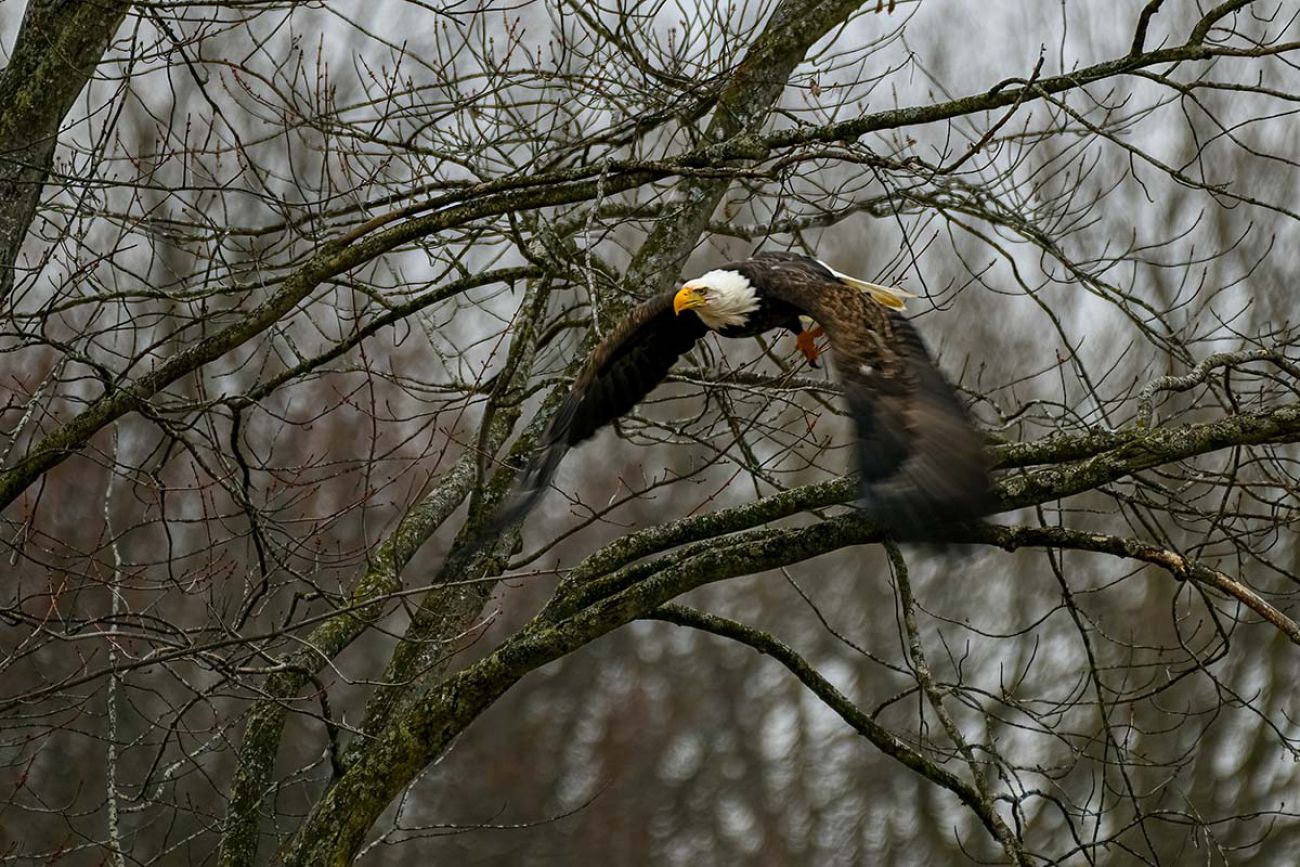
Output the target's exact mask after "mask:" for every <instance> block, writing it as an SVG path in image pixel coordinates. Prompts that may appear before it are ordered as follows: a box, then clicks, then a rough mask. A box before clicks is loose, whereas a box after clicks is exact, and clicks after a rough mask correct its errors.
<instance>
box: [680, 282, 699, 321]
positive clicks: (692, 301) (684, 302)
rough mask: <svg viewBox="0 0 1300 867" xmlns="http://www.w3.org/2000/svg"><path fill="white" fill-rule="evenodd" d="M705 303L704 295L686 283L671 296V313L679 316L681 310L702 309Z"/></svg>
mask: <svg viewBox="0 0 1300 867" xmlns="http://www.w3.org/2000/svg"><path fill="white" fill-rule="evenodd" d="M706 303H707V302H706V301H705V298H704V293H703V292H702V291H701V290H699V289H697V288H696V287H694V286H692V285H691V284H690V283H687V284H686V285H685V286H683V287H682V288H681V289H680V290H678V292H677V294H676V295H675V296H673V313H675V314H677V315H678V316H681V315H682V311H683V310H694V309H695V308H696V307H703V306H704V305H705V304H706Z"/></svg>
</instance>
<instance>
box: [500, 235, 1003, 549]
mask: <svg viewBox="0 0 1300 867" xmlns="http://www.w3.org/2000/svg"><path fill="white" fill-rule="evenodd" d="M905 297H907V295H906V293H902V292H900V291H898V290H892V289H889V288H888V287H882V286H876V285H875V284H870V283H866V282H864V281H860V280H856V279H855V278H851V277H847V276H846V275H843V274H839V273H838V272H835V271H833V270H831V269H830V268H828V267H827V266H825V265H824V264H822V263H821V262H818V261H817V260H815V259H810V258H808V257H806V256H798V255H795V254H790V253H762V254H759V255H757V256H754V257H752V258H750V259H746V260H744V261H740V262H733V263H731V264H728V265H725V266H723V267H722V268H720V269H718V270H716V271H711V272H709V273H708V274H706V275H704V276H703V277H701V278H698V279H697V280H694V281H689V282H688V283H687V284H686V285H685V286H684V287H683V288H682V289H681V290H675V291H674V292H672V293H666V294H664V295H660V296H658V297H656V298H652V299H650V300H649V301H646V302H644V303H643V304H641V305H639V306H638V307H637V308H635V309H634V310H633V311H632V312H631V313H629V314H628V315H627V317H626V318H625V319H623V321H622V322H620V323H619V324H618V326H617V327H616V328H615V329H614V330H613V331H612V332H610V333H609V334H608V335H607V336H606V337H605V339H604V340H602V341H601V342H600V345H599V346H597V347H596V349H595V350H594V351H593V352H592V353H591V355H590V357H588V359H587V361H586V363H585V364H584V365H583V366H582V369H581V370H580V371H579V373H578V376H577V378H576V379H575V380H574V383H573V388H572V390H571V391H570V392H569V394H568V395H567V396H566V397H565V399H564V402H563V403H562V404H561V406H560V408H559V411H558V412H557V413H556V415H555V418H554V419H553V421H552V423H551V426H550V428H549V429H548V431H547V434H546V437H545V439H544V441H543V443H542V445H541V448H540V449H539V450H538V452H537V454H536V455H535V456H534V458H533V460H532V462H531V463H530V464H529V466H528V467H527V468H526V469H525V471H524V473H523V474H522V476H521V478H520V481H519V483H518V484H517V485H516V488H515V492H514V494H513V495H512V497H511V499H510V500H509V502H507V503H506V504H504V505H503V507H502V509H501V511H500V512H499V518H498V523H499V524H508V523H512V522H513V521H515V520H517V519H518V518H520V517H522V516H523V515H524V514H525V513H526V512H527V511H528V510H529V509H530V508H531V507H532V506H533V505H534V504H535V503H536V502H537V500H538V499H539V498H540V496H541V494H542V493H543V492H544V491H545V489H546V486H547V485H548V484H549V483H550V481H551V479H552V478H553V477H554V475H555V471H556V469H557V468H558V466H559V463H560V460H561V459H562V458H563V457H564V455H565V453H566V452H567V451H568V450H569V449H570V448H572V447H573V446H575V445H577V444H578V443H580V442H582V441H583V440H585V439H587V438H589V437H590V436H592V435H593V434H594V433H596V431H598V430H599V429H600V428H602V427H604V426H605V425H606V424H608V423H610V422H611V421H613V420H614V419H616V418H618V417H619V416H621V415H623V414H624V413H626V412H627V411H628V410H630V409H631V408H632V407H633V406H634V405H635V404H636V403H638V402H639V401H640V400H641V399H642V398H644V397H645V396H646V395H647V394H648V393H649V392H650V391H651V390H652V389H653V388H654V387H655V386H656V385H658V384H659V383H660V382H661V381H662V380H663V379H664V377H665V376H666V375H667V374H668V371H669V369H670V368H671V367H672V365H673V364H674V363H675V362H676V361H677V359H678V358H680V357H681V356H682V355H683V354H684V353H685V352H687V351H688V350H689V349H690V348H691V347H692V346H693V345H694V344H695V341H697V340H698V339H699V338H701V337H703V336H704V335H705V334H707V333H708V331H709V330H711V329H712V330H715V331H717V332H718V333H719V334H720V335H722V336H724V337H746V336H753V335H756V334H760V333H762V332H764V331H768V330H770V329H772V328H787V329H789V330H791V331H793V332H795V333H799V332H800V329H801V325H800V319H799V317H800V316H801V315H804V316H808V317H811V318H812V319H813V320H815V321H816V322H817V323H818V324H819V325H820V326H821V327H822V328H824V329H825V333H826V335H827V336H828V337H829V339H830V343H831V347H832V350H833V355H834V358H835V366H836V369H837V371H838V373H839V378H840V379H841V381H842V382H843V384H844V394H845V400H846V401H847V403H848V407H849V410H850V413H851V414H852V416H853V418H854V420H855V422H856V423H857V429H858V441H857V449H856V456H857V462H858V470H859V473H860V476H861V480H862V500H861V506H862V507H863V508H864V509H866V510H867V511H869V513H870V514H871V516H872V518H873V519H874V520H876V521H878V522H880V523H881V524H882V525H883V526H885V527H886V528H887V529H888V530H889V531H890V532H891V533H892V534H893V535H895V536H896V537H899V538H907V539H938V538H941V537H942V536H943V527H944V526H945V525H947V524H951V523H953V522H957V521H963V520H968V519H972V518H975V517H978V516H980V515H983V514H986V513H987V512H988V511H990V510H991V508H992V501H991V498H990V494H989V480H988V464H987V461H986V458H985V455H984V450H983V447H982V444H981V440H980V437H979V435H978V434H977V433H976V431H975V430H974V428H973V427H972V426H971V423H970V420H969V418H968V416H967V414H966V412H965V410H964V409H963V407H962V405H961V403H960V401H958V399H957V397H956V395H955V394H954V393H953V391H952V388H951V387H950V386H949V385H948V383H947V382H946V381H945V380H944V378H943V376H942V374H940V373H939V371H938V370H937V369H936V368H935V366H934V363H933V362H932V361H931V359H930V356H929V353H928V352H927V351H926V349H925V345H924V343H922V341H921V338H920V335H918V334H917V333H916V330H915V329H914V328H913V327H912V325H911V323H909V322H908V321H907V320H906V319H905V318H903V317H902V316H901V315H899V314H898V313H897V312H895V311H894V310H891V309H889V308H888V307H886V306H884V305H886V304H888V305H890V306H891V307H896V308H901V307H902V299H903V298H905ZM809 358H810V360H812V358H813V356H811V355H810V356H809Z"/></svg>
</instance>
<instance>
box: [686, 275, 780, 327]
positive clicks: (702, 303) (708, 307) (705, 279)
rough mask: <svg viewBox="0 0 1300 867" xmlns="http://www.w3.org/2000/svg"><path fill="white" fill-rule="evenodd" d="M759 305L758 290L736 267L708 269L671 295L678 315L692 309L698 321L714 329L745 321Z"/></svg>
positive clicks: (742, 323)
mask: <svg viewBox="0 0 1300 867" xmlns="http://www.w3.org/2000/svg"><path fill="white" fill-rule="evenodd" d="M758 306H759V300H758V291H757V290H756V289H755V288H754V285H753V284H752V283H750V282H749V280H748V279H747V278H746V277H745V275H744V274H741V273H739V272H737V271H709V272H708V273H707V274H702V275H700V276H699V277H696V278H695V279H694V280H688V281H687V282H686V283H684V284H682V288H681V289H680V290H678V292H677V295H676V297H674V298H673V311H674V312H676V313H677V315H679V316H680V315H681V313H682V311H683V310H694V311H695V315H696V316H698V317H700V321H701V322H703V323H704V324H705V325H706V326H708V327H709V328H711V329H713V330H714V331H718V330H720V329H723V328H728V327H730V326H735V325H744V324H745V320H746V319H747V318H748V317H749V314H750V313H753V312H754V311H755V310H757V309H758Z"/></svg>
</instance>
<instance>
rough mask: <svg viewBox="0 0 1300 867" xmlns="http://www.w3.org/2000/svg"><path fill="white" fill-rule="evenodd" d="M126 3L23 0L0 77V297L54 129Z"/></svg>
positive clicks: (43, 175)
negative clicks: (18, 25) (20, 18)
mask: <svg viewBox="0 0 1300 867" xmlns="http://www.w3.org/2000/svg"><path fill="white" fill-rule="evenodd" d="M130 8H131V4H130V3H125V2H121V0H96V2H94V3H68V2H55V0H29V2H28V4H27V9H26V11H25V13H24V14H23V24H22V29H21V30H19V31H18V38H17V40H16V41H15V42H14V46H13V53H12V54H11V55H10V58H9V65H8V66H6V67H5V68H4V70H3V71H0V298H4V299H8V297H9V294H10V291H11V290H12V289H13V287H14V283H15V282H16V281H15V275H14V266H15V264H16V262H17V260H18V251H19V249H20V248H21V247H22V244H23V239H24V238H26V237H27V230H28V229H29V228H30V227H31V224H32V219H33V218H34V217H35V215H36V205H37V203H38V202H39V201H40V198H41V189H42V188H43V187H44V185H45V181H46V179H47V178H48V176H49V173H50V166H51V164H52V161H53V159H54V149H55V146H56V145H57V144H58V137H59V127H60V126H61V125H62V123H63V119H64V117H65V116H66V115H67V113H68V111H69V110H70V109H71V108H72V103H73V100H75V99H76V98H77V94H79V93H81V91H82V90H84V89H85V87H86V83H87V82H88V81H90V79H91V76H92V75H94V73H95V68H96V67H97V66H98V65H99V62H100V61H101V60H102V59H103V57H104V52H105V51H107V50H108V46H109V44H110V43H111V42H112V39H113V35H114V34H115V33H117V29H118V27H120V26H121V24H122V19H123V18H125V17H126V13H127V10H128V9H130Z"/></svg>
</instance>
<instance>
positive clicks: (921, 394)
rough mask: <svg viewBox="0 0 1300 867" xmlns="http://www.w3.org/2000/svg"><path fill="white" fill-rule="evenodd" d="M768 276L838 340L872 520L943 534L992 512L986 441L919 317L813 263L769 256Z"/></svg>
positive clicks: (919, 533)
mask: <svg viewBox="0 0 1300 867" xmlns="http://www.w3.org/2000/svg"><path fill="white" fill-rule="evenodd" d="M762 277H763V279H764V280H765V282H764V284H763V285H762V289H763V290H764V291H765V292H767V293H768V294H769V295H771V296H774V297H777V298H779V299H781V300H782V301H785V302H786V303H788V304H790V305H792V306H794V307H796V308H798V309H799V310H801V311H802V312H804V313H806V314H807V315H809V316H811V317H812V318H813V319H815V320H817V322H818V323H820V324H821V325H822V327H823V328H825V329H826V333H827V335H828V336H829V337H830V341H831V348H832V351H833V357H834V359H835V367H836V370H837V371H838V372H839V376H840V379H841V380H842V381H843V383H844V395H845V399H846V401H847V402H848V405H849V411H850V412H851V413H852V415H853V418H854V421H855V422H856V423H857V428H858V444H857V461H858V470H859V472H860V474H861V478H862V505H863V507H864V508H865V509H867V510H868V511H869V512H870V513H871V515H872V518H873V519H874V520H876V521H878V522H880V523H881V524H882V525H883V526H885V527H887V528H888V529H889V531H890V532H891V533H892V534H893V535H894V536H895V537H897V538H900V539H917V540H923V539H941V538H942V537H943V536H944V532H943V527H944V525H946V524H952V523H955V522H959V521H965V520H971V519H974V518H977V517H979V516H981V515H985V514H987V513H988V512H990V511H992V509H993V507H994V502H993V499H992V495H991V493H990V485H989V470H988V459H987V457H986V456H985V453H984V447H983V442H982V440H981V438H980V435H979V433H978V432H977V431H976V430H975V428H974V427H973V426H972V424H971V422H970V418H969V416H968V415H967V414H966V410H965V409H964V408H963V407H962V404H961V402H960V401H959V400H958V399H957V396H956V394H954V393H953V390H952V386H950V385H949V384H948V383H947V381H946V380H944V378H943V375H942V374H941V373H940V372H939V371H938V369H937V368H936V367H935V366H934V362H933V361H932V360H931V359H930V354H929V353H928V352H927V351H926V349H925V344H924V343H923V342H922V341H921V337H920V335H919V334H917V332H916V329H915V328H913V327H912V324H911V323H910V322H908V321H907V320H906V319H904V318H903V317H902V316H900V315H899V314H897V313H895V312H893V311H890V310H887V309H885V308H884V307H881V306H880V305H879V304H877V303H876V302H874V301H872V300H871V298H870V297H869V296H868V295H867V294H865V293H863V292H859V291H857V290H856V289H853V288H850V287H847V286H845V285H844V284H843V283H840V282H839V281H827V280H825V279H824V278H822V277H821V275H820V274H819V273H818V269H816V268H810V267H808V265H807V264H806V263H805V262H798V261H793V260H786V261H774V260H771V259H769V260H768V261H767V262H765V263H763V268H762ZM751 279H752V278H751Z"/></svg>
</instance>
